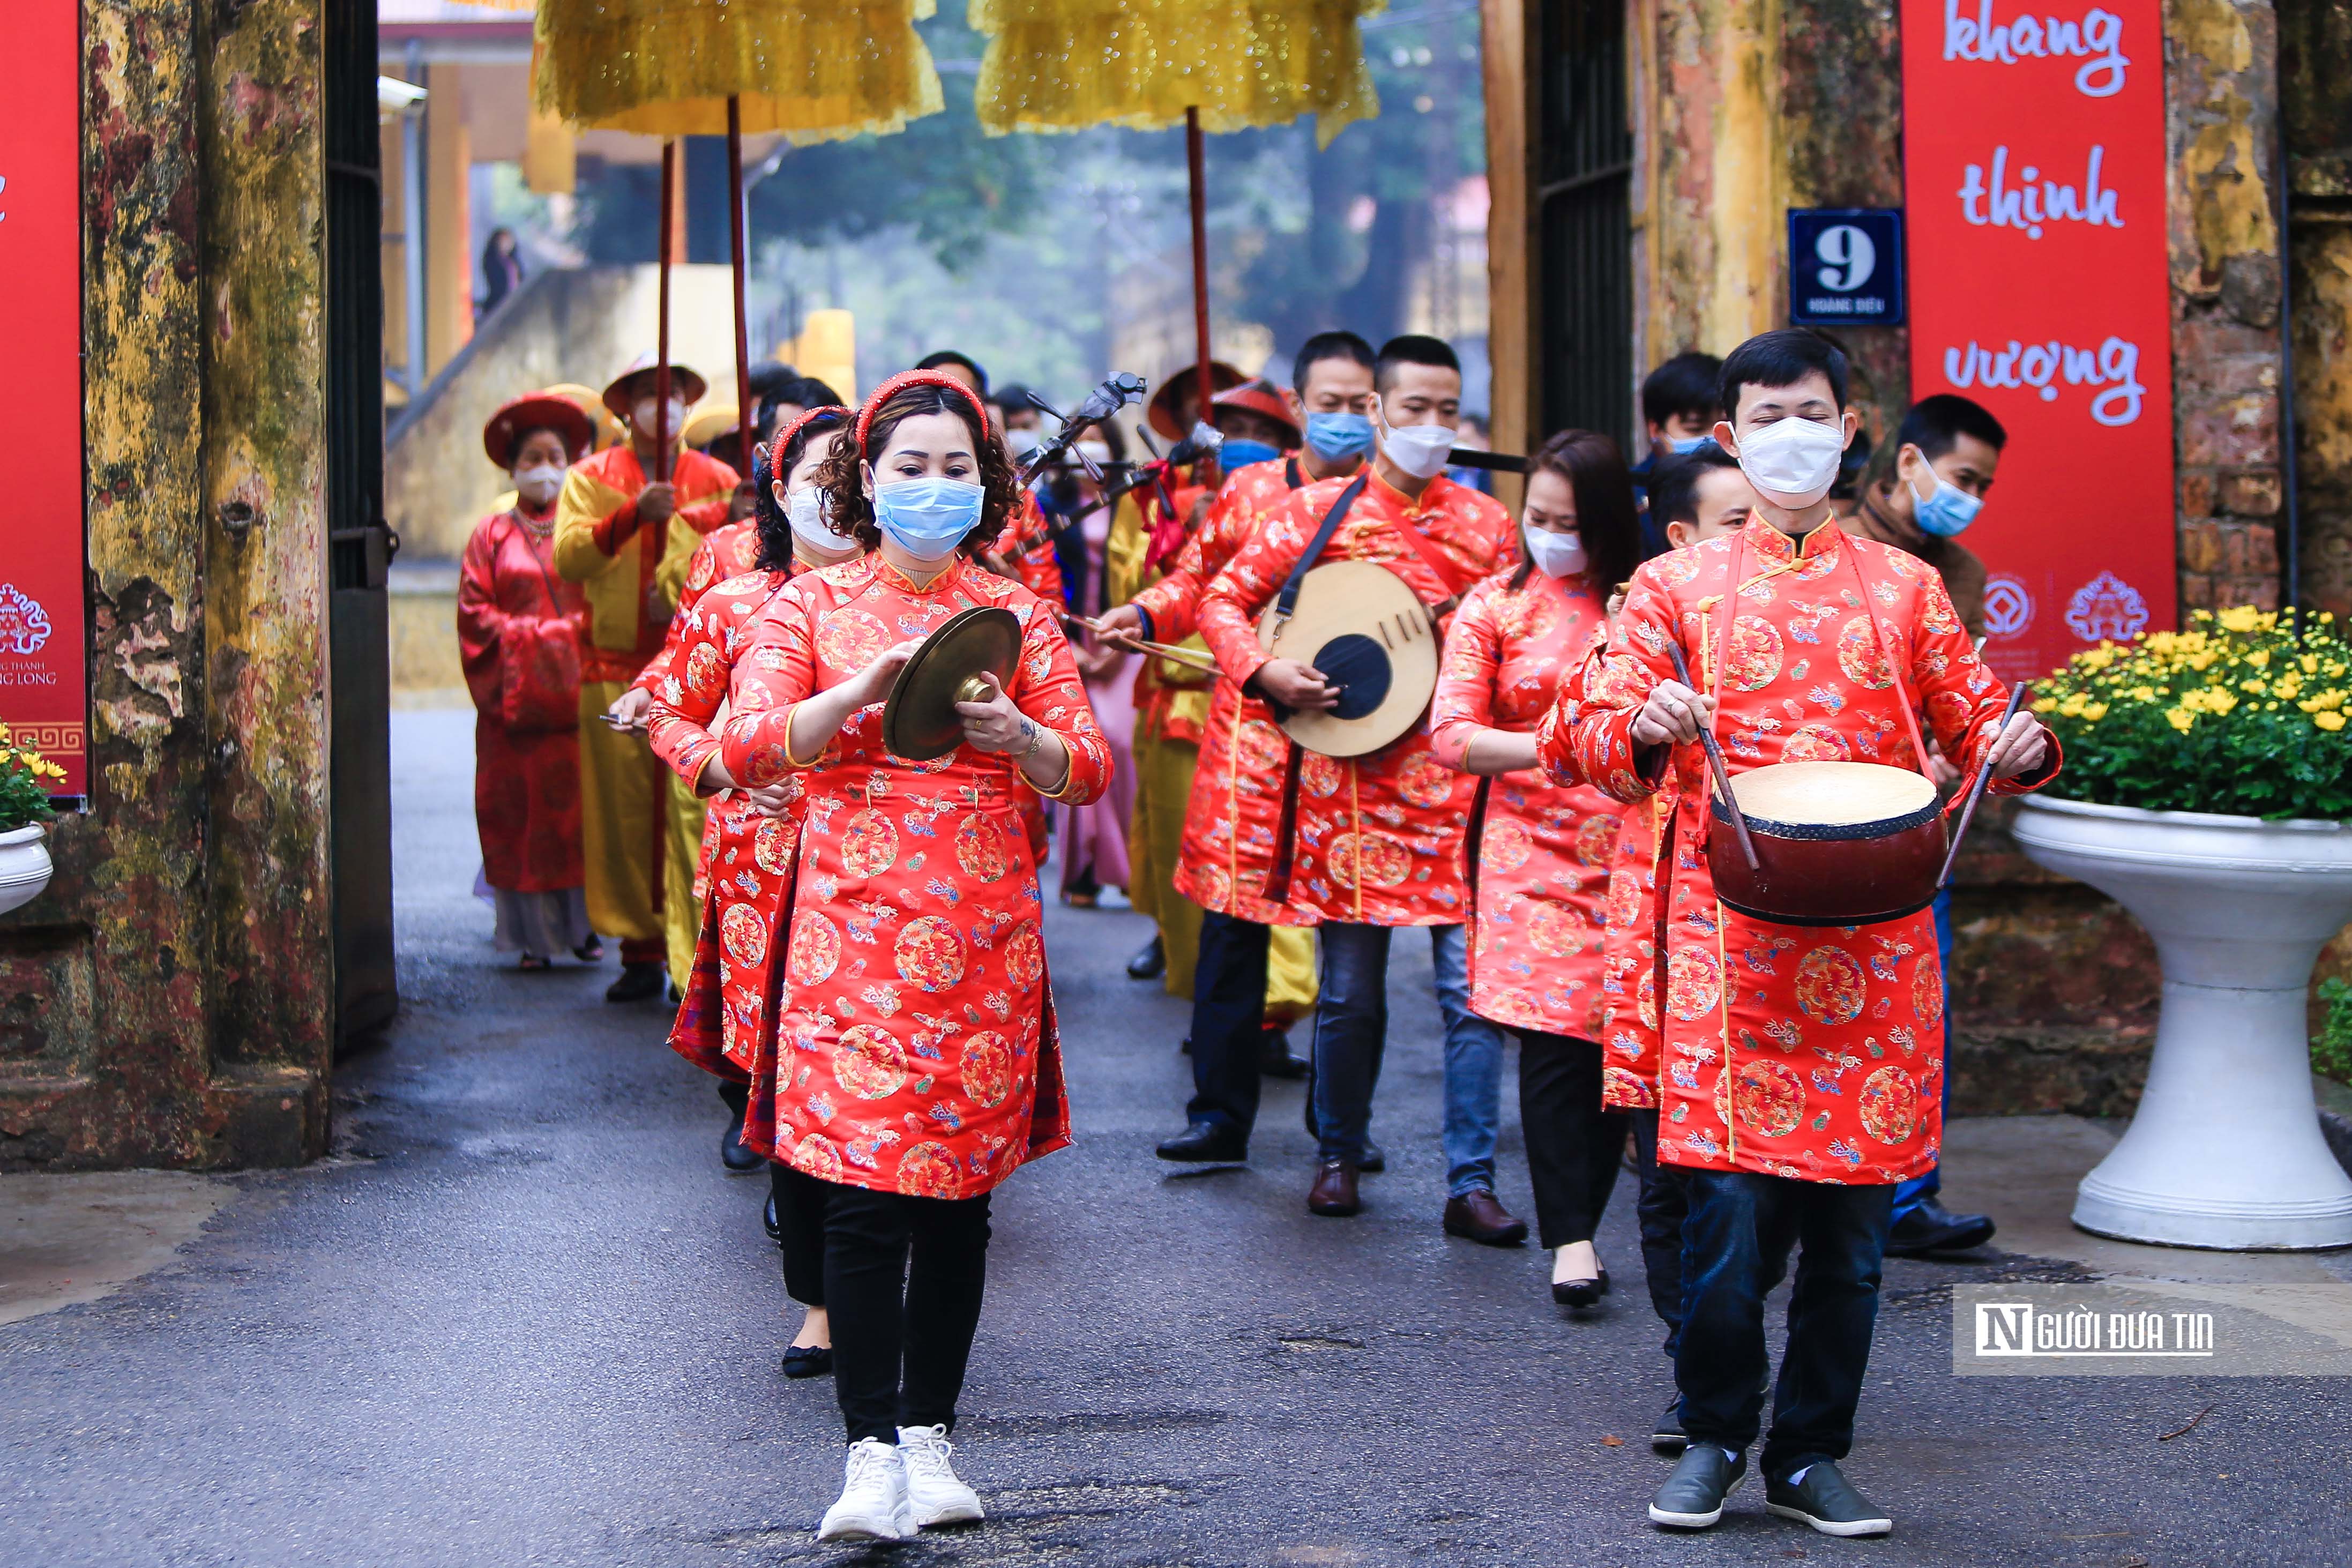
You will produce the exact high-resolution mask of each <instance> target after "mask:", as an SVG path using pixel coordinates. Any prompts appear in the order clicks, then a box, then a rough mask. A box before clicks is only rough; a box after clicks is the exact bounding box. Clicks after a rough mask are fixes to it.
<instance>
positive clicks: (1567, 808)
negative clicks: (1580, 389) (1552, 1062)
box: [1429, 567, 1623, 1041]
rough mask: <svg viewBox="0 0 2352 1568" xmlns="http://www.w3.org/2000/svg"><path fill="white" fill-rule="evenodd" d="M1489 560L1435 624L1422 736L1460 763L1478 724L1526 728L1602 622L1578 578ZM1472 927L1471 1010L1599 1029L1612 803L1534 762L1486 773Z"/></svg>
mask: <svg viewBox="0 0 2352 1568" xmlns="http://www.w3.org/2000/svg"><path fill="white" fill-rule="evenodd" d="M1517 574H1518V568H1516V567H1514V568H1512V569H1510V570H1508V571H1504V572H1498V573H1496V574H1495V575H1493V576H1492V577H1489V578H1487V579H1486V581H1485V582H1483V583H1481V584H1478V585H1477V586H1476V587H1475V588H1473V589H1471V590H1470V592H1469V593H1468V594H1467V595H1465V596H1464V598H1463V600H1462V607H1461V608H1460V609H1458V610H1456V611H1455V612H1454V626H1453V627H1452V629H1451V630H1449V631H1448V632H1447V633H1446V635H1445V650H1444V654H1443V656H1442V657H1441V658H1440V660H1439V663H1438V670H1437V695H1436V696H1435V697H1434V698H1433V699H1432V700H1431V702H1430V705H1429V738H1430V749H1431V751H1432V752H1433V754H1434V755H1435V756H1436V758H1437V760H1438V761H1439V762H1441V763H1444V764H1445V765H1446V766H1447V767H1449V768H1461V767H1463V766H1464V764H1465V756H1466V753H1467V752H1468V750H1469V746H1470V742H1471V741H1472V740H1473V739H1475V737H1476V736H1477V735H1478V733H1479V732H1480V731H1484V730H1503V731H1510V732H1512V733H1515V734H1526V733H1528V732H1529V731H1533V730H1534V729H1535V727H1536V725H1537V724H1538V722H1540V721H1542V719H1543V717H1544V715H1545V714H1547V713H1549V712H1550V711H1551V706H1552V695H1553V692H1554V689H1556V688H1557V687H1558V686H1559V682H1560V679H1561V676H1562V674H1563V672H1566V671H1570V670H1571V669H1572V668H1573V667H1574V666H1575V665H1576V664H1577V662H1578V660H1579V658H1580V656H1581V654H1582V653H1583V652H1584V650H1585V648H1586V647H1588V646H1589V645H1590V644H1591V641H1592V636H1593V633H1594V632H1595V631H1596V630H1599V629H1601V628H1602V627H1604V626H1606V625H1607V624H1608V617H1607V614H1606V611H1605V608H1604V605H1603V601H1602V598H1601V593H1600V591H1599V590H1597V589H1596V588H1595V587H1594V586H1593V584H1592V583H1591V580H1590V578H1589V577H1586V576H1582V575H1580V576H1576V577H1565V578H1563V577H1553V576H1550V575H1549V574H1546V573H1543V572H1540V571H1536V570H1533V569H1530V570H1528V574H1527V581H1526V582H1525V583H1524V584H1521V585H1520V586H1518V587H1517V588H1514V587H1513V586H1512V585H1511V579H1512V578H1513V577H1515V576H1517ZM1482 787H1483V788H1484V789H1485V791H1486V811H1485V813H1484V816H1483V819H1482V822H1481V826H1480V830H1479V835H1478V845H1477V851H1476V852H1477V856H1478V860H1477V870H1478V876H1477V882H1476V886H1475V889H1473V898H1472V919H1471V931H1470V1010H1471V1011H1472V1012H1474V1013H1475V1014H1477V1015H1478V1016H1480V1017H1482V1018H1491V1019H1493V1020H1494V1021H1495V1022H1496V1023H1497V1024H1503V1025H1507V1026H1509V1027H1511V1028H1515V1029H1531V1030H1538V1031H1540V1032H1541V1033H1544V1034H1547V1035H1565V1036H1570V1037H1574V1038H1576V1039H1580V1040H1596V1041H1597V1040H1599V1039H1601V1037H1602V1031H1603V1028H1604V1026H1605V1025H1606V1023H1607V1020H1608V1011H1609V1009H1608V999H1607V996H1606V994H1605V993H1604V991H1603V988H1602V984H1601V981H1602V953H1601V928H1602V925H1603V923H1604V921H1605V919H1606V916H1605V913H1604V910H1605V907H1606V905H1605V898H1606V895H1607V892H1608V886H1609V862H1610V859H1611V857H1612V855H1613V854H1614V852H1615V850H1616V847H1617V831H1618V827H1619V817H1620V816H1621V815H1622V811H1623V807H1622V806H1620V805H1618V803H1617V802H1615V801H1613V800H1612V799H1610V798H1609V796H1607V795H1603V794H1601V791H1599V790H1597V789H1594V788H1592V787H1591V785H1589V784H1582V785H1576V786H1572V787H1563V786H1561V785H1559V784H1553V783H1551V782H1550V781H1549V780H1548V779H1546V778H1545V777H1544V776H1543V775H1542V774H1541V773H1539V772H1537V771H1535V770H1529V771H1528V772H1525V773H1505V774H1502V775H1501V776H1500V777H1497V778H1494V779H1489V780H1486V781H1484V783H1483V785H1482Z"/></svg>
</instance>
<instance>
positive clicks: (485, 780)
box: [457, 508, 587, 893]
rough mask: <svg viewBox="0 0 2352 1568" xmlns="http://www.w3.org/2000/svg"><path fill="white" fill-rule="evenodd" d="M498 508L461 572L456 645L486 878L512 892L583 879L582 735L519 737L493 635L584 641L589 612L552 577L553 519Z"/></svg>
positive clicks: (567, 885) (558, 888)
mask: <svg viewBox="0 0 2352 1568" xmlns="http://www.w3.org/2000/svg"><path fill="white" fill-rule="evenodd" d="M532 521H537V522H538V523H540V524H541V526H543V527H545V528H547V529H548V530H549V531H548V532H547V533H546V534H543V535H534V534H533V533H532V532H531V531H530V528H529V527H527V526H526V525H525V514H523V513H521V512H520V511H519V510H518V511H502V512H498V513H495V514H494V515H492V516H489V517H486V518H484V519H483V520H482V521H479V522H478V523H476V524H475V525H474V531H473V533H472V535H471V536H469V537H468V538H467V541H466V553H465V555H464V557H463V558H462V560H461V561H460V562H459V563H458V568H457V647H458V653H459V656H460V658H462V659H463V661H464V665H465V670H466V689H467V691H469V692H470V693H472V695H473V699H474V710H475V711H474V821H475V826H476V827H477V828H478V831H479V833H480V835H481V840H482V877H483V879H484V880H485V881H487V882H488V883H489V885H490V886H491V887H493V888H498V889H503V890H504V891H507V892H512V893H558V892H563V891H566V890H568V889H572V888H577V887H579V886H581V884H582V883H583V881H585V880H586V873H585V871H584V869H583V866H582V864H581V854H580V731H579V730H578V729H577V728H576V727H574V728H570V729H564V730H554V731H541V732H537V733H517V732H515V731H509V729H508V728H507V727H506V725H505V724H504V723H503V722H501V721H500V718H499V709H500V693H499V688H500V680H501V676H500V669H499V636H500V633H501V632H502V631H503V630H504V629H505V627H506V626H507V623H508V622H509V620H512V619H516V618H528V619H532V620H545V619H554V618H562V619H566V620H569V621H571V622H572V624H573V626H576V627H578V628H579V631H580V635H581V640H582V641H583V642H585V641H586V640H587V636H586V633H587V627H586V618H587V605H586V602H585V601H584V600H583V598H582V596H581V593H580V590H579V588H578V587H577V586H575V585H574V584H570V583H567V582H565V581H564V580H563V579H562V577H560V576H558V575H556V572H555V541H554V533H553V528H554V521H555V513H554V510H553V509H552V508H550V509H549V510H546V511H545V512H542V513H541V514H540V515H539V516H538V518H536V519H535V520H532Z"/></svg>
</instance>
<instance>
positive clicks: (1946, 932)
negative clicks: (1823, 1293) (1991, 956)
mask: <svg viewBox="0 0 2352 1568" xmlns="http://www.w3.org/2000/svg"><path fill="white" fill-rule="evenodd" d="M1936 954H1937V959H1938V961H1939V962H1940V963H1941V965H1942V973H1943V976H1944V1120H1945V1121H1950V1120H1951V1118H1952V985H1951V980H1952V889H1949V888H1947V889H1944V890H1943V891H1942V892H1940V893H1937V895H1936ZM1943 1190H1944V1173H1943V1167H1942V1165H1941V1164H1935V1165H1930V1166H1928V1167H1927V1169H1926V1170H1924V1171H1922V1172H1920V1173H1918V1174H1917V1175H1916V1176H1914V1177H1912V1178H1911V1179H1910V1180H1909V1181H1907V1182H1900V1183H1897V1184H1895V1218H1896V1219H1897V1220H1900V1219H1902V1217H1903V1216H1904V1215H1907V1214H1909V1213H1910V1212H1911V1211H1912V1210H1913V1209H1915V1208H1917V1207H1918V1206H1919V1205H1921V1204H1923V1203H1925V1202H1927V1200H1928V1199H1929V1198H1932V1197H1934V1196H1935V1195H1936V1194H1937V1193H1939V1192H1942V1191H1943Z"/></svg>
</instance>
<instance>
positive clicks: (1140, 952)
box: [1127, 936, 1168, 980]
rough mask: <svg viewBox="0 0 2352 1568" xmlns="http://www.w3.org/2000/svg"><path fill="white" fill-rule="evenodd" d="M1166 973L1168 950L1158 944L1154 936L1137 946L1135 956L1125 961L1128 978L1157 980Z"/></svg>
mask: <svg viewBox="0 0 2352 1568" xmlns="http://www.w3.org/2000/svg"><path fill="white" fill-rule="evenodd" d="M1165 973H1168V950H1167V949H1166V948H1164V947H1162V946H1161V945H1160V939H1159V938H1158V937H1156V936H1155V937H1153V938H1152V939H1151V940H1150V942H1145V943H1144V944H1143V945H1142V946H1141V947H1139V948H1138V949H1137V950H1136V952H1135V956H1134V957H1133V958H1130V959H1129V960H1128V961H1127V977H1128V978H1129V980H1157V979H1159V978H1160V976H1161V975H1162V974H1165Z"/></svg>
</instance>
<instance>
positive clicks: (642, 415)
mask: <svg viewBox="0 0 2352 1568" xmlns="http://www.w3.org/2000/svg"><path fill="white" fill-rule="evenodd" d="M657 406H659V405H656V403H655V402H654V400H653V399H652V398H650V397H640V398H638V399H637V405H636V407H635V410H634V411H632V413H631V415H630V418H631V419H632V420H633V421H634V422H635V425H636V427H637V428H638V429H640V430H642V431H644V432H645V433H646V435H648V436H651V435H652V434H653V433H654V410H655V408H656V407H657ZM662 428H664V429H665V430H667V431H668V432H669V438H670V439H671V440H673V441H675V440H677V433H678V432H679V431H681V430H683V429H685V428H686V405H685V404H684V403H683V402H681V401H679V400H678V399H677V398H675V397H673V398H671V399H670V400H669V422H668V423H667V425H665V426H662Z"/></svg>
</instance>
